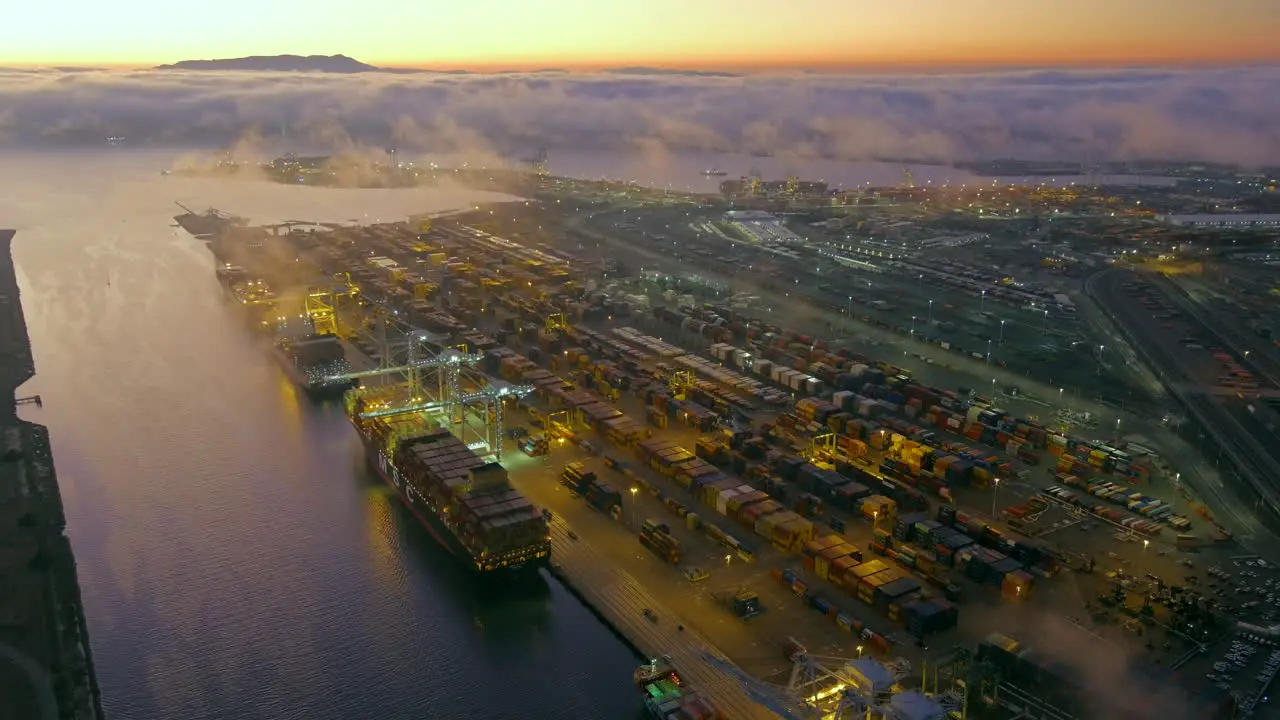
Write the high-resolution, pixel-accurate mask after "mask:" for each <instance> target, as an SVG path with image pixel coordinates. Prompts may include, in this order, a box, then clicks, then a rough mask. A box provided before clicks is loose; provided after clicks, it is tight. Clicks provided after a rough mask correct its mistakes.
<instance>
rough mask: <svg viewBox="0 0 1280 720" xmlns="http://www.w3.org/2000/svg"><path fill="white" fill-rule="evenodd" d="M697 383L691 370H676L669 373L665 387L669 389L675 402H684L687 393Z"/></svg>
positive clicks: (687, 395)
mask: <svg viewBox="0 0 1280 720" xmlns="http://www.w3.org/2000/svg"><path fill="white" fill-rule="evenodd" d="M697 381H698V380H697V378H696V377H694V375H693V371H692V370H676V371H675V372H673V373H671V378H670V379H669V380H667V387H669V388H671V394H672V395H673V396H675V398H676V399H677V400H686V399H688V397H689V391H690V390H692V389H693V387H694V385H695V384H697Z"/></svg>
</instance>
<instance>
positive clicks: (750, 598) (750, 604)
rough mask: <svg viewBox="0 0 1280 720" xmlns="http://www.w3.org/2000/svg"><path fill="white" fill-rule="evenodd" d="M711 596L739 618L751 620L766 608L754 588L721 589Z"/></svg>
mask: <svg viewBox="0 0 1280 720" xmlns="http://www.w3.org/2000/svg"><path fill="white" fill-rule="evenodd" d="M711 597H712V599H713V600H715V601H716V602H717V603H719V604H720V605H721V606H722V607H724V608H725V609H726V610H728V611H729V612H731V613H733V614H734V615H735V616H736V617H737V618H738V619H739V620H750V619H751V618H753V617H755V616H757V615H759V614H760V613H762V612H764V610H765V607H764V604H763V603H761V602H760V596H759V595H758V594H756V593H755V592H754V591H752V590H720V591H717V592H714V593H712V594H711Z"/></svg>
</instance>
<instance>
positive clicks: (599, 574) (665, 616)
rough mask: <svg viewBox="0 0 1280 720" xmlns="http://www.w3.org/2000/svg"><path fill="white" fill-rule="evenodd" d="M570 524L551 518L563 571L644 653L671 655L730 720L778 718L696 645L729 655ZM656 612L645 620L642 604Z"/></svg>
mask: <svg viewBox="0 0 1280 720" xmlns="http://www.w3.org/2000/svg"><path fill="white" fill-rule="evenodd" d="M568 532H569V528H568V526H567V525H565V524H564V522H563V521H562V520H560V519H559V518H558V517H557V518H556V519H555V520H553V521H552V523H551V558H552V562H554V563H555V564H556V565H557V566H559V573H560V575H561V576H562V577H563V578H564V579H565V580H566V581H567V582H568V583H569V584H570V585H572V586H573V588H574V589H575V590H576V591H577V592H578V593H579V594H581V595H582V596H583V597H584V598H585V599H586V600H587V602H589V603H590V604H591V606H592V607H593V608H594V609H595V610H596V611H597V612H599V613H600V614H601V615H602V616H604V617H605V619H607V620H608V621H609V623H610V624H612V625H613V626H614V627H615V628H617V630H618V632H620V633H622V634H623V635H624V636H626V637H627V639H628V640H630V641H631V643H632V644H634V645H635V646H636V648H637V649H639V650H640V651H641V652H643V653H645V654H647V655H648V656H649V657H661V656H663V655H669V656H670V657H671V660H672V663H673V664H674V665H675V667H678V668H679V669H680V676H681V677H683V678H685V679H687V680H688V681H689V684H690V686H691V690H692V691H693V692H695V693H697V694H698V695H701V696H703V697H704V698H706V699H707V700H708V701H710V702H711V704H712V705H714V706H715V707H716V709H718V710H719V711H720V714H721V715H722V716H724V717H725V718H729V719H731V720H777V719H778V716H777V715H775V714H774V713H772V712H770V711H769V710H766V709H765V708H764V707H762V706H760V705H757V704H756V703H755V702H753V701H752V700H751V699H750V698H749V697H747V694H746V692H744V691H743V689H742V687H741V686H739V685H738V683H737V682H735V681H734V680H733V679H731V678H729V677H728V676H726V675H725V674H723V673H721V672H720V671H719V670H718V669H717V668H715V667H713V666H712V665H711V664H710V663H708V662H707V661H706V660H704V659H703V658H702V656H701V655H700V654H699V652H698V650H699V649H703V650H706V651H707V652H709V653H710V654H711V655H713V656H716V657H719V658H721V659H725V657H726V656H725V654H724V653H722V652H720V651H719V650H718V649H716V648H715V647H714V646H713V645H712V644H711V643H710V642H709V641H708V640H707V639H706V638H705V637H703V636H702V635H701V634H699V633H698V632H697V631H696V630H693V629H692V628H688V627H686V628H685V629H684V631H680V630H677V629H676V626H675V623H674V621H673V620H672V618H677V617H679V614H678V613H675V612H672V611H670V610H668V609H667V608H665V607H663V606H662V604H661V603H659V602H658V600H657V599H656V598H654V597H653V596H652V595H650V594H649V592H648V591H647V590H645V588H644V587H643V586H641V584H640V583H639V582H637V581H636V579H635V578H634V577H632V576H631V575H630V574H628V573H627V572H625V571H623V570H621V569H620V568H618V566H617V565H616V564H615V563H613V562H611V561H610V560H609V558H608V557H605V556H604V555H602V554H600V553H599V552H597V551H596V550H595V549H594V548H592V547H591V545H590V544H589V543H585V542H582V541H579V540H574V539H572V538H570V537H569V534H568ZM645 608H649V609H651V610H653V611H654V612H655V613H657V615H658V617H659V621H658V622H656V623H654V622H650V621H648V620H646V619H645V617H644V609H645Z"/></svg>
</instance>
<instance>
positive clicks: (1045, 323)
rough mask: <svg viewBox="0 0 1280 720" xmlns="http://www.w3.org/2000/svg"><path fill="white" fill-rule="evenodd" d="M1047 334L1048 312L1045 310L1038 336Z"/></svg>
mask: <svg viewBox="0 0 1280 720" xmlns="http://www.w3.org/2000/svg"><path fill="white" fill-rule="evenodd" d="M1048 333H1049V311H1048V310H1045V311H1044V327H1043V328H1041V329H1040V334H1041V335H1047V334H1048Z"/></svg>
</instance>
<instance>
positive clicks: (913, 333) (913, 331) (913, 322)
mask: <svg viewBox="0 0 1280 720" xmlns="http://www.w3.org/2000/svg"><path fill="white" fill-rule="evenodd" d="M915 337H916V316H915V315H912V316H911V338H912V339H913V340H914V339H915Z"/></svg>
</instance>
